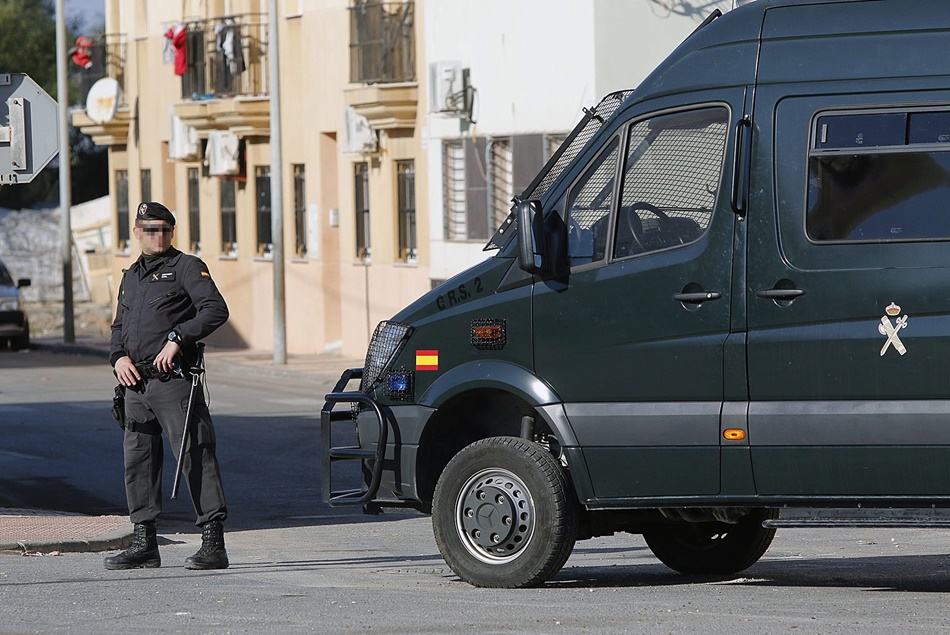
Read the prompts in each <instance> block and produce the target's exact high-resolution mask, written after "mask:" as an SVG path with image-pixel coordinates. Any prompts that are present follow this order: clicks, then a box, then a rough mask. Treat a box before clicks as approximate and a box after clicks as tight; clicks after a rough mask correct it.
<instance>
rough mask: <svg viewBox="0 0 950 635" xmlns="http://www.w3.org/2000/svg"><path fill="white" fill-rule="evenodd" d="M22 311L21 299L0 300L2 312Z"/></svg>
mask: <svg viewBox="0 0 950 635" xmlns="http://www.w3.org/2000/svg"><path fill="white" fill-rule="evenodd" d="M19 310H20V299H19V298H3V299H2V300H0V311H19Z"/></svg>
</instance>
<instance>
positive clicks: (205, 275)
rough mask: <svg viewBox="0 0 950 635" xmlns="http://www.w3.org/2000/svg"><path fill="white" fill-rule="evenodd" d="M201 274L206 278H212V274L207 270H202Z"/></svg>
mask: <svg viewBox="0 0 950 635" xmlns="http://www.w3.org/2000/svg"><path fill="white" fill-rule="evenodd" d="M201 275H203V276H204V277H205V278H210V277H211V274H210V273H208V272H207V271H202V272H201Z"/></svg>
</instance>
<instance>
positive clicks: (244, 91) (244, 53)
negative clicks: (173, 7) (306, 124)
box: [174, 13, 270, 136]
mask: <svg viewBox="0 0 950 635" xmlns="http://www.w3.org/2000/svg"><path fill="white" fill-rule="evenodd" d="M184 40H185V72H184V74H183V75H182V76H181V99H182V100H181V101H180V102H178V103H176V104H175V106H174V108H175V114H176V115H178V116H179V117H181V119H182V121H184V122H185V123H187V124H188V125H190V126H193V127H194V128H195V129H197V130H198V131H199V132H206V131H208V130H230V131H231V132H234V133H235V134H238V135H243V136H247V135H263V136H266V135H268V134H269V133H270V98H269V96H268V95H267V90H268V77H267V71H268V68H267V64H268V61H267V16H266V14H259V13H252V14H244V15H232V16H225V17H221V18H214V19H211V20H199V21H191V22H188V23H186V24H185V35H184ZM202 136H204V135H202Z"/></svg>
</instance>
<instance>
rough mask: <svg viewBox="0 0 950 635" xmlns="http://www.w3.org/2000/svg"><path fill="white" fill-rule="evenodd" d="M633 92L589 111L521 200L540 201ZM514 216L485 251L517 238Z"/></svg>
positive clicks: (614, 95) (613, 97) (615, 95)
mask: <svg viewBox="0 0 950 635" xmlns="http://www.w3.org/2000/svg"><path fill="white" fill-rule="evenodd" d="M632 92H633V90H632V89H631V90H623V91H618V92H615V93H610V94H609V95H607V96H606V97H604V98H603V99H601V100H600V103H599V104H597V106H596V107H595V108H594V109H593V110H587V111H585V112H586V116H585V117H584V118H583V119H582V120H581V121H580V123H578V124H577V126H576V127H575V128H574V130H573V131H572V132H571V134H570V135H568V137H567V139H565V140H564V143H562V144H561V147H560V148H558V151H557V152H556V153H555V154H554V156H553V157H551V160H550V161H548V162H547V164H546V165H545V166H544V167H543V168H542V169H541V171H540V172H539V173H538V176H536V177H535V178H534V181H532V182H531V185H529V186H528V187H527V188H525V191H524V192H523V193H522V194H521V197H520V199H521V200H527V199H540V198H542V197H543V196H544V194H545V193H546V192H547V191H548V190H549V189H550V188H551V186H552V185H553V184H554V182H555V181H557V179H558V177H559V176H561V173H562V172H564V170H565V169H566V168H567V166H569V165H570V164H571V162H572V161H573V160H574V159H575V158H576V157H577V155H578V154H580V153H581V150H583V149H584V146H586V145H587V142H588V141H590V140H591V138H592V137H593V136H594V135H595V134H597V131H598V130H600V129H601V128H602V127H603V125H604V124H605V123H607V121H609V120H610V118H611V117H612V116H613V115H614V113H615V112H616V111H617V109H618V108H619V107H620V105H621V104H622V103H623V102H624V101H626V99H627V97H628V96H629V95H630V93H632ZM514 216H515V210H514V207H512V209H511V212H510V213H509V214H508V218H506V219H505V221H504V222H503V223H502V224H501V226H500V227H499V228H498V230H497V231H496V232H495V234H494V235H493V236H492V237H491V239H490V240H489V241H488V244H487V245H485V251H489V250H491V249H499V248H500V247H502V246H504V245H505V244H507V243H508V241H509V240H510V239H511V235H512V234H514V233H515V232H514Z"/></svg>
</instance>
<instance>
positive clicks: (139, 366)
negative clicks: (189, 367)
mask: <svg viewBox="0 0 950 635" xmlns="http://www.w3.org/2000/svg"><path fill="white" fill-rule="evenodd" d="M135 368H136V370H138V371H139V375H140V376H141V377H142V380H143V381H148V380H149V379H157V380H159V381H168V380H169V379H172V378H174V377H182V376H183V375H182V374H181V371H180V370H179V369H177V368H176V369H175V370H173V371H164V370H158V368H156V367H155V364H153V363H151V362H136V364H135Z"/></svg>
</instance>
